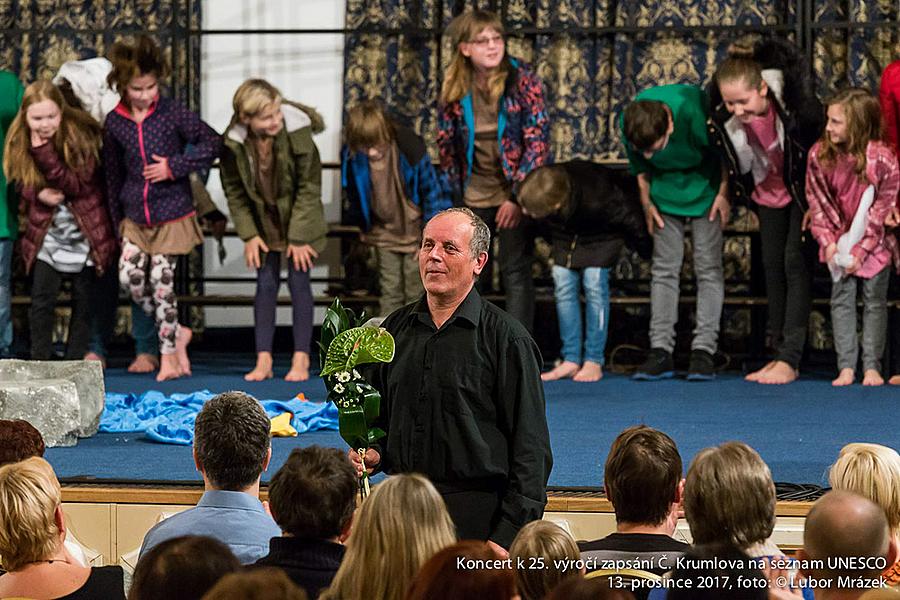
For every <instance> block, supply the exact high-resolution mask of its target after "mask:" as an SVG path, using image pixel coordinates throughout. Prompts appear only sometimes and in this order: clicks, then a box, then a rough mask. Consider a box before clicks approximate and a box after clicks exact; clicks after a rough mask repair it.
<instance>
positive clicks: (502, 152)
mask: <svg viewBox="0 0 900 600" xmlns="http://www.w3.org/2000/svg"><path fill="white" fill-rule="evenodd" d="M451 28H452V29H453V30H454V31H455V32H456V41H457V42H458V43H456V52H455V53H454V54H453V57H452V58H451V60H450V66H449V67H448V69H447V74H446V76H445V78H444V85H443V89H442V90H441V109H440V125H439V127H440V129H439V131H438V137H437V144H438V148H439V150H440V155H441V169H442V170H443V171H444V172H445V173H446V175H447V176H448V178H449V179H450V184H451V186H452V187H453V191H454V193H455V199H456V200H457V203H460V202H461V203H463V204H465V205H466V206H468V207H469V208H471V209H472V210H473V211H474V212H475V214H477V215H478V216H479V217H481V218H482V219H483V220H484V221H485V223H487V224H488V227H490V228H491V233H492V234H496V235H497V237H498V238H499V240H500V252H499V256H498V257H497V258H498V263H499V265H500V272H501V275H502V277H503V285H504V288H505V291H506V310H507V311H508V312H509V313H510V314H512V315H513V316H514V317H516V318H517V319H519V321H521V322H522V323H523V324H524V325H525V326H526V327H527V328H528V329H529V330H530V329H531V326H532V321H533V319H534V283H533V282H532V279H531V267H532V255H531V246H532V239H531V236H530V227H529V225H530V223H529V219H528V218H527V217H523V216H522V210H521V208H520V207H519V205H518V204H517V203H516V201H515V191H516V188H515V186H517V185H518V184H519V183H521V182H522V181H523V180H524V179H525V176H526V175H528V173H530V172H531V171H532V170H534V169H536V168H537V167H540V166H542V165H544V164H547V163H549V162H550V148H549V145H548V139H549V136H550V128H549V121H548V119H547V114H546V112H545V110H544V93H543V89H542V86H541V82H540V80H539V79H538V78H537V76H536V75H535V74H534V73H533V72H532V71H531V70H530V69H529V68H528V67H527V66H525V65H524V64H522V63H520V62H519V61H518V60H516V59H514V58H511V57H509V56H507V55H506V53H505V46H504V41H503V24H502V23H501V22H500V18H499V17H498V16H497V15H495V14H494V13H490V12H486V11H481V10H475V11H470V12H466V13H463V14H462V15H460V16H459V17H458V18H457V20H456V21H454V23H453V24H452V25H451ZM492 264H493V263H492V261H488V263H487V267H486V268H485V270H484V271H483V272H482V275H481V281H482V282H488V283H489V282H490V281H491V273H490V270H491V265H492ZM479 289H481V288H479Z"/></svg>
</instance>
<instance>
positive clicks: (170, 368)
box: [156, 354, 185, 381]
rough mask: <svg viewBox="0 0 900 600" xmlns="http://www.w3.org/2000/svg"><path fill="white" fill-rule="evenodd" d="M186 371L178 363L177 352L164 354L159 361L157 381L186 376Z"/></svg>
mask: <svg viewBox="0 0 900 600" xmlns="http://www.w3.org/2000/svg"><path fill="white" fill-rule="evenodd" d="M184 375H185V373H184V371H182V370H181V365H179V364H178V356H176V355H175V354H163V355H162V356H161V357H160V361H159V373H157V374H156V380H157V381H169V380H170V379H178V378H179V377H184Z"/></svg>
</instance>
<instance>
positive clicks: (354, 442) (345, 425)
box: [338, 406, 369, 448]
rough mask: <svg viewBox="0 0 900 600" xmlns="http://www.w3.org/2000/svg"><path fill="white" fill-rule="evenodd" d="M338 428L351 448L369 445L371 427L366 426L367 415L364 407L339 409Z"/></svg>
mask: <svg viewBox="0 0 900 600" xmlns="http://www.w3.org/2000/svg"><path fill="white" fill-rule="evenodd" d="M338 429H339V431H340V433H341V438H343V440H344V441H345V442H347V445H348V446H350V447H351V448H366V447H368V442H367V440H368V439H369V428H368V427H367V426H366V416H365V414H363V411H362V408H360V407H358V406H357V407H352V408H347V409H340V410H339V411H338Z"/></svg>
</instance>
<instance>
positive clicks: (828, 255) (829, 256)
mask: <svg viewBox="0 0 900 600" xmlns="http://www.w3.org/2000/svg"><path fill="white" fill-rule="evenodd" d="M835 254H837V244H835V243H831V244H828V246H827V247H826V248H825V264H831V263H832V262H833V261H834V255H835Z"/></svg>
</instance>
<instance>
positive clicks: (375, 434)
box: [368, 427, 387, 446]
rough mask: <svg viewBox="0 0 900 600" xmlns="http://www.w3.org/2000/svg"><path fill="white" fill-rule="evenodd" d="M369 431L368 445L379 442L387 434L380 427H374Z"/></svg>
mask: <svg viewBox="0 0 900 600" xmlns="http://www.w3.org/2000/svg"><path fill="white" fill-rule="evenodd" d="M368 433H369V435H368V440H369V443H368V446H371V445H372V444H374V443H375V442H377V441H378V440H380V439H381V438H383V437H384V436H386V435H387V434H386V433H385V432H384V430H383V429H379V428H378V427H373V428H372V429H370V430H369V432H368Z"/></svg>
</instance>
